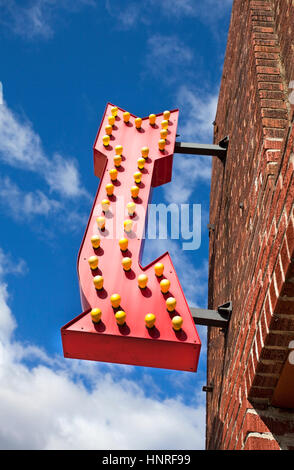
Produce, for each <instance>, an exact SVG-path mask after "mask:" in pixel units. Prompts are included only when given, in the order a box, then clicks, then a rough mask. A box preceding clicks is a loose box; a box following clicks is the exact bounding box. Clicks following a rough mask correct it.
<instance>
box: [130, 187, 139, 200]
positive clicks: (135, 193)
mask: <svg viewBox="0 0 294 470" xmlns="http://www.w3.org/2000/svg"><path fill="white" fill-rule="evenodd" d="M138 194H139V188H138V186H132V187H131V195H132V197H133V198H134V199H137V197H138Z"/></svg>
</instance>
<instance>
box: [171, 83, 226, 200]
mask: <svg viewBox="0 0 294 470" xmlns="http://www.w3.org/2000/svg"><path fill="white" fill-rule="evenodd" d="M217 100H218V95H217V93H215V94H209V93H207V92H206V91H205V90H202V91H199V90H192V89H191V88H188V87H186V86H181V87H180V88H179V90H178V93H177V97H176V102H177V103H178V107H179V108H180V110H181V113H180V122H179V128H178V132H179V134H180V137H179V140H180V141H182V142H187V141H188V142H189V141H190V142H191V141H192V142H199V143H207V144H211V143H212V137H213V125H212V123H213V121H214V118H215V113H216V107H217ZM188 175H189V176H188ZM210 178H211V157H206V156H205V157H203V156H197V157H192V156H188V155H176V156H175V157H174V164H173V179H172V181H171V182H170V183H169V184H167V185H165V186H164V188H163V191H164V197H165V200H166V201H167V202H168V203H172V202H181V203H185V202H189V201H190V197H191V195H192V193H193V192H194V191H195V189H196V185H197V184H203V183H204V184H206V185H207V186H208V185H209V183H210ZM187 181H189V184H187Z"/></svg>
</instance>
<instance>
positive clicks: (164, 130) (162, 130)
mask: <svg viewBox="0 0 294 470" xmlns="http://www.w3.org/2000/svg"><path fill="white" fill-rule="evenodd" d="M167 134H168V132H167V129H161V131H160V137H161V138H162V139H166V138H167Z"/></svg>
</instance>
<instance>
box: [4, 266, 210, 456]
mask: <svg viewBox="0 0 294 470" xmlns="http://www.w3.org/2000/svg"><path fill="white" fill-rule="evenodd" d="M0 263H1V257H0ZM16 328H17V324H16V321H15V319H14V317H13V315H12V312H11V309H10V307H9V296H8V289H7V286H6V285H5V284H4V282H3V279H1V280H0V415H1V424H2V426H1V429H0V448H1V449H6V450H9V449H26V450H28V449H33V450H34V449H40V450H43V449H54V450H55V449H57V450H58V449H72V450H80V449H110V450H111V449H124V450H128V449H203V448H204V434H205V432H204V429H205V403H204V398H203V397H202V396H201V397H200V396H199V398H198V399H195V400H193V402H192V403H191V406H188V405H186V404H185V403H184V401H183V398H182V392H184V390H178V391H177V392H176V394H175V396H174V397H173V398H162V399H159V398H156V397H155V396H152V395H153V393H152V389H153V388H155V389H156V384H152V382H150V381H149V382H148V387H147V386H146V383H145V382H144V378H143V380H142V381H140V380H136V381H135V380H132V378H131V377H128V375H126V374H124V372H123V369H122V368H120V367H118V368H114V369H111V368H109V369H108V371H107V372H105V371H106V369H105V367H103V365H99V364H94V363H88V362H87V361H84V362H83V364H82V367H81V366H79V364H80V361H68V360H64V359H62V358H58V357H56V358H51V357H50V356H48V355H47V354H46V352H44V351H42V350H40V349H39V348H38V347H36V346H34V345H25V344H23V343H21V342H17V341H15V340H14V339H13V333H14V331H15V329H16ZM30 359H31V362H30ZM29 362H30V367H29V365H28V363H29ZM115 369H118V370H119V373H120V374H118V375H117V376H116V374H115ZM81 374H82V375H81ZM87 379H89V380H90V382H91V386H90V387H88V388H86V387H85V385H84V380H86V381H87ZM175 410H176V412H175ZM175 429H176V430H177V438H176V440H175V439H174V436H175V434H174V432H175Z"/></svg>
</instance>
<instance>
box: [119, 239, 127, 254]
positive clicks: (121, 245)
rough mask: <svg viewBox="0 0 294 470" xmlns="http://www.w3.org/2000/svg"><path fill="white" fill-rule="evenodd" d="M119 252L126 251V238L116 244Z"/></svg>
mask: <svg viewBox="0 0 294 470" xmlns="http://www.w3.org/2000/svg"><path fill="white" fill-rule="evenodd" d="M118 244H119V247H120V249H121V251H127V249H128V244H129V241H128V239H127V238H121V239H120V240H119V242H118Z"/></svg>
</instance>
